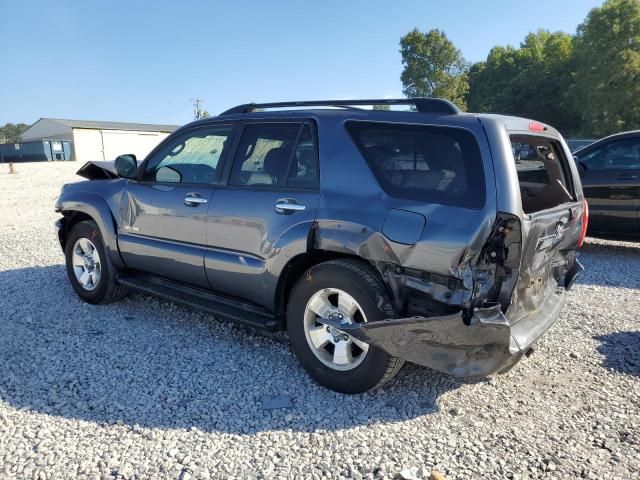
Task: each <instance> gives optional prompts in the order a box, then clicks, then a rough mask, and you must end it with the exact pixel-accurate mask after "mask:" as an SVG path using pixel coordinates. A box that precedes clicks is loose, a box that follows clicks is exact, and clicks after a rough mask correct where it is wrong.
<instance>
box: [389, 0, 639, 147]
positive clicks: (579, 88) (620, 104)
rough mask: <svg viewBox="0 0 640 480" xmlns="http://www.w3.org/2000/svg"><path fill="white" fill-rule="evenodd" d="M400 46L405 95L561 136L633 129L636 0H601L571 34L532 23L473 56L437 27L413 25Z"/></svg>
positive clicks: (635, 121) (635, 115)
mask: <svg viewBox="0 0 640 480" xmlns="http://www.w3.org/2000/svg"><path fill="white" fill-rule="evenodd" d="M400 47H401V48H400V52H401V54H402V64H403V66H404V70H403V72H402V75H401V80H402V84H403V91H404V93H405V95H407V96H409V97H415V96H433V97H441V98H446V99H448V100H451V101H453V102H454V103H456V104H457V105H458V106H459V107H460V108H462V109H464V110H468V111H472V112H492V113H505V114H509V115H516V116H521V117H527V118H533V119H536V120H539V121H542V122H544V123H547V124H550V125H553V126H554V127H556V128H558V129H559V130H560V131H561V132H562V133H563V134H564V135H566V136H583V137H601V136H605V135H609V134H612V133H615V132H618V131H623V130H633V129H640V0H607V1H605V2H604V3H603V5H602V6H600V7H597V8H594V9H593V10H591V12H590V13H589V14H588V15H587V17H586V19H585V20H584V21H583V23H581V24H580V25H579V26H578V29H577V32H576V33H575V34H574V35H570V34H568V33H563V32H550V31H547V30H538V31H537V32H535V33H530V34H529V35H527V36H526V38H525V39H524V40H523V42H522V43H521V44H520V46H519V47H518V48H516V47H512V46H507V47H503V46H496V47H494V48H493V49H491V51H490V52H489V55H488V56H487V59H486V60H485V61H482V62H477V63H473V64H470V63H469V62H467V61H466V60H465V59H464V57H463V55H462V53H461V52H460V50H459V49H458V48H456V46H455V45H454V44H453V42H452V41H451V40H449V38H447V36H446V34H445V33H444V32H442V31H440V30H431V31H429V32H426V33H423V32H421V31H419V30H418V29H414V30H413V31H411V32H409V33H408V34H407V35H405V36H404V37H402V38H401V40H400Z"/></svg>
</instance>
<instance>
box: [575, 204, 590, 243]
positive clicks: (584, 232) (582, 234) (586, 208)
mask: <svg viewBox="0 0 640 480" xmlns="http://www.w3.org/2000/svg"><path fill="white" fill-rule="evenodd" d="M588 225H589V204H588V203H587V201H586V200H582V229H581V230H580V240H578V248H580V247H581V246H582V244H583V243H584V237H586V236H587V226H588Z"/></svg>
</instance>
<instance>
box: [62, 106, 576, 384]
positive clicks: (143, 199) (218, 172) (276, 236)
mask: <svg viewBox="0 0 640 480" xmlns="http://www.w3.org/2000/svg"><path fill="white" fill-rule="evenodd" d="M380 104H388V105H396V104H403V105H412V106H413V107H414V108H415V110H416V111H376V110H370V109H363V108H358V107H362V106H371V105H380ZM326 107H331V108H326ZM336 107H337V108H336ZM274 109H275V110H274ZM79 173H81V174H82V175H83V176H85V177H88V178H90V179H94V180H90V181H85V182H78V183H72V184H68V185H65V186H64V188H63V190H62V192H61V195H60V198H59V199H58V201H57V204H56V211H58V212H60V214H61V218H60V219H59V221H58V222H57V227H58V237H59V240H60V244H61V246H62V248H63V250H64V252H65V256H66V265H67V273H68V276H69V280H70V282H71V285H72V286H73V288H74V289H75V291H76V293H77V294H78V295H79V296H80V297H81V298H82V299H83V300H85V301H87V302H90V303H105V302H109V301H113V300H116V299H118V298H120V297H121V296H122V295H124V294H125V293H126V291H127V290H128V289H134V290H138V291H141V292H145V293H149V294H153V295H158V296H161V297H164V298H167V299H169V300H172V301H175V302H179V303H183V304H186V305H188V306H190V307H194V308H198V309H201V310H204V311H207V312H210V313H213V314H215V315H216V316H218V317H224V318H228V319H231V320H235V321H238V322H243V323H244V324H248V325H251V326H253V327H258V328H264V329H267V330H279V329H286V330H287V331H288V333H289V339H290V342H291V345H292V349H293V351H294V352H295V354H296V356H297V358H298V359H299V360H300V362H301V363H302V365H303V366H304V367H305V368H306V370H307V371H308V372H309V374H310V375H311V376H312V377H313V378H314V379H315V380H317V381H318V382H319V383H321V384H322V385H325V386H327V387H329V388H332V389H334V390H337V391H341V392H347V393H355V392H362V391H365V390H368V389H370V388H374V387H376V386H378V385H381V384H382V383H384V382H385V381H387V380H388V379H390V378H391V377H393V375H394V374H395V373H396V372H397V371H398V370H399V368H400V367H401V366H402V363H403V362H404V361H405V360H406V361H410V362H414V363H417V364H420V365H424V366H427V367H430V368H434V369H437V370H440V371H442V372H446V373H449V374H452V375H456V376H460V377H477V376H486V375H489V374H492V373H495V372H503V371H506V370H508V369H509V368H511V367H512V366H513V365H515V364H516V363H517V362H518V360H520V358H522V356H523V355H525V354H528V353H529V352H531V351H532V345H533V344H534V343H535V342H536V340H537V339H538V338H539V337H540V336H541V335H543V334H544V333H545V332H546V331H547V330H548V329H549V328H550V327H551V326H552V325H553V323H554V322H555V320H556V319H557V318H558V316H559V315H560V311H561V309H562V307H563V305H564V302H565V297H566V295H565V292H566V291H567V290H568V289H569V288H571V285H572V284H573V282H574V281H575V279H576V277H577V276H578V275H579V273H580V272H581V271H582V266H581V265H580V263H579V262H578V260H577V248H578V247H579V246H580V245H581V244H582V241H583V239H584V235H585V232H586V226H587V211H586V204H585V202H584V199H583V195H582V189H581V186H580V177H579V176H578V170H577V168H576V165H575V163H574V161H573V158H572V156H571V153H570V151H569V149H568V147H567V145H566V143H565V142H564V140H563V139H562V136H561V135H560V134H559V133H558V132H557V131H556V130H554V129H553V128H551V127H549V126H547V125H543V124H540V123H538V122H533V121H530V120H526V119H522V118H515V117H508V116H502V115H488V114H479V115H475V114H467V113H462V112H460V111H459V110H458V109H457V108H456V107H455V106H454V105H453V104H451V103H450V102H447V101H445V100H440V99H432V98H416V99H410V100H409V99H402V100H369V101H367V100H352V101H318V102H288V103H275V104H273V103H272V104H259V105H257V104H248V105H241V106H238V107H234V108H232V109H230V110H228V111H226V112H224V113H222V114H221V115H219V116H217V117H214V118H208V119H205V120H200V121H197V122H194V123H191V124H189V125H186V126H184V127H182V128H180V129H179V130H177V131H176V132H174V133H173V134H172V135H171V136H169V137H168V138H166V139H165V140H164V141H163V142H162V143H161V144H160V145H159V146H158V147H157V148H156V149H155V150H154V151H152V152H151V153H150V154H149V156H148V157H147V158H146V159H145V160H144V162H142V164H140V165H139V164H138V163H137V162H136V159H135V158H133V156H131V155H124V156H120V157H118V158H117V159H116V161H115V165H114V164H113V163H103V162H93V163H90V164H88V165H86V166H85V167H83V168H82V169H81V171H80V172H79Z"/></svg>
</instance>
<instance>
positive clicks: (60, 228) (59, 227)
mask: <svg viewBox="0 0 640 480" xmlns="http://www.w3.org/2000/svg"><path fill="white" fill-rule="evenodd" d="M64 222H65V218H64V217H62V218H59V219H57V220H56V222H55V223H54V229H55V232H56V237H57V238H58V242H60V247H62V250H63V251H64V232H65V225H64Z"/></svg>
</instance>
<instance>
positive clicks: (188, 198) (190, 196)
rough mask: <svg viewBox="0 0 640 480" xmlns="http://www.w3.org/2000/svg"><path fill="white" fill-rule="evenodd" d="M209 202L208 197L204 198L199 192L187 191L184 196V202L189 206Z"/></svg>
mask: <svg viewBox="0 0 640 480" xmlns="http://www.w3.org/2000/svg"><path fill="white" fill-rule="evenodd" d="M204 203H207V199H206V198H202V197H201V196H200V194H199V193H187V194H186V195H185V197H184V204H185V205H187V206H188V207H197V206H198V205H202V204H204Z"/></svg>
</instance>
